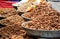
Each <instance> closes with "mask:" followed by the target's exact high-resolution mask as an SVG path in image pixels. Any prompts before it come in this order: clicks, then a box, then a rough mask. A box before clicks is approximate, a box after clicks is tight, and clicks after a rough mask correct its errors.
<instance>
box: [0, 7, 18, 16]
mask: <svg viewBox="0 0 60 39" xmlns="http://www.w3.org/2000/svg"><path fill="white" fill-rule="evenodd" d="M15 14H18V13H17V11H16V9H14V8H0V17H9V16H12V15H15Z"/></svg>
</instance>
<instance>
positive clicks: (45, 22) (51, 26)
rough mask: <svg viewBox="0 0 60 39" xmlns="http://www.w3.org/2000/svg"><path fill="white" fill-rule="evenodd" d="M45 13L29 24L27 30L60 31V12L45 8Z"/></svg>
mask: <svg viewBox="0 0 60 39" xmlns="http://www.w3.org/2000/svg"><path fill="white" fill-rule="evenodd" d="M42 10H43V11H42V12H44V13H42V14H40V15H38V16H37V17H36V18H35V19H33V20H32V21H30V22H28V23H27V25H26V26H25V27H26V28H29V29H33V30H60V12H58V11H56V10H54V9H53V8H50V7H49V8H43V9H42Z"/></svg>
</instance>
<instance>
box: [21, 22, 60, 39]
mask: <svg viewBox="0 0 60 39" xmlns="http://www.w3.org/2000/svg"><path fill="white" fill-rule="evenodd" d="M26 23H28V22H24V23H23V24H22V27H23V29H25V30H26V31H27V34H28V35H30V36H36V37H41V38H53V37H54V38H55V37H60V30H32V29H28V28H25V26H26Z"/></svg>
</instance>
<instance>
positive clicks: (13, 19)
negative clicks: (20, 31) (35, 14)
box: [0, 15, 24, 26]
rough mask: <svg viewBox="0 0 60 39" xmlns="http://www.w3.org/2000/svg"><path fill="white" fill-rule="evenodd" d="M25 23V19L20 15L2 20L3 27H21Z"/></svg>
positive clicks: (0, 22)
mask: <svg viewBox="0 0 60 39" xmlns="http://www.w3.org/2000/svg"><path fill="white" fill-rule="evenodd" d="M23 22H24V19H23V18H22V17H21V16H19V15H13V16H10V17H7V18H6V19H2V20H0V24H3V25H7V26H9V25H15V24H17V25H20V26H21V24H22V23H23Z"/></svg>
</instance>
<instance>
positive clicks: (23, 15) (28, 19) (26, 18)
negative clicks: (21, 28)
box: [21, 14, 32, 21]
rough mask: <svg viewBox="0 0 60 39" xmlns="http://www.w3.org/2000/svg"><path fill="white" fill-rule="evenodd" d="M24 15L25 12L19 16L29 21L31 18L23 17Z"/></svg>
mask: <svg viewBox="0 0 60 39" xmlns="http://www.w3.org/2000/svg"><path fill="white" fill-rule="evenodd" d="M24 15H25V14H22V15H21V17H23V18H24V20H25V21H30V20H32V19H31V18H27V17H25V16H24Z"/></svg>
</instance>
